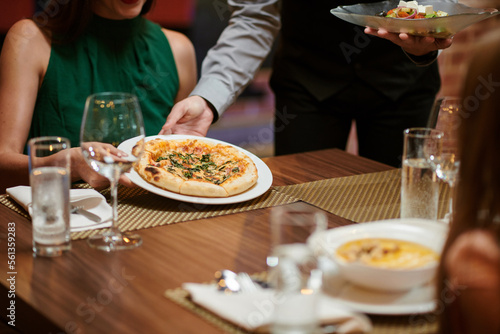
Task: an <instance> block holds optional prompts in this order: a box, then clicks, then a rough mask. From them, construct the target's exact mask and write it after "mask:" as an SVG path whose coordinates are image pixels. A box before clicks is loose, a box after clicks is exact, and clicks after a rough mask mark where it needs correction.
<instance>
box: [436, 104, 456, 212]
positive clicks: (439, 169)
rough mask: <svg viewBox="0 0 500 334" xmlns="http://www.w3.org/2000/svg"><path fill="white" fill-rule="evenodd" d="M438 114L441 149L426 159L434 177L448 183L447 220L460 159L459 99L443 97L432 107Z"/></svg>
mask: <svg viewBox="0 0 500 334" xmlns="http://www.w3.org/2000/svg"><path fill="white" fill-rule="evenodd" d="M434 108H435V112H437V113H438V114H437V115H438V120H437V124H436V129H437V130H440V131H442V132H443V137H442V149H441V151H440V152H439V153H437V154H434V155H430V156H429V157H428V159H429V163H430V165H431V167H432V169H433V170H434V172H435V173H436V176H437V177H438V178H440V179H441V180H443V181H444V182H446V183H448V185H449V187H450V205H449V210H448V213H447V214H446V216H445V219H447V220H449V219H450V218H451V215H452V213H453V196H454V189H455V185H456V182H457V178H458V170H459V167H460V157H459V154H458V145H457V140H458V136H457V130H458V126H459V125H460V121H461V118H460V112H461V99H460V98H458V97H443V98H440V99H438V100H436V103H435V105H434Z"/></svg>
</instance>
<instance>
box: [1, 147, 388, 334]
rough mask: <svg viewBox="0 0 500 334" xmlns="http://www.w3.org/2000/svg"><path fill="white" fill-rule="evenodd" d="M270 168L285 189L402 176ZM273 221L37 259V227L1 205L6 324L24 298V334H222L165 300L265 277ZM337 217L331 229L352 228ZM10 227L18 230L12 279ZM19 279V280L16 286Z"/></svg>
mask: <svg viewBox="0 0 500 334" xmlns="http://www.w3.org/2000/svg"><path fill="white" fill-rule="evenodd" d="M264 160H265V162H266V163H267V165H268V166H269V167H270V169H271V170H272V172H273V176H274V182H273V185H275V186H280V185H292V184H297V183H303V182H308V181H315V180H321V179H326V178H334V177H341V176H350V175H356V174H362V173H369V172H377V171H384V170H388V169H391V168H392V167H389V166H386V165H383V164H380V163H377V162H373V161H370V160H367V159H364V158H361V157H358V156H353V155H350V154H347V153H345V152H343V151H341V150H336V149H332V150H324V151H317V152H309V153H303V154H295V155H288V156H280V157H272V158H266V159H264ZM292 205H293V204H292ZM269 211H270V209H260V210H253V211H248V212H243V213H238V214H232V215H225V216H219V217H214V218H209V219H201V220H196V221H189V222H183V223H178V224H172V225H167V226H162V227H156V228H150V229H144V230H140V231H139V234H140V235H141V236H142V238H143V241H144V243H143V245H142V246H141V247H140V248H138V249H134V250H130V251H121V252H114V253H105V252H101V251H97V250H94V249H91V248H89V247H88V245H87V243H86V242H85V241H84V240H79V241H74V242H73V243H72V250H71V252H68V253H67V254H65V255H63V256H61V257H57V258H34V257H33V255H32V250H31V240H32V235H31V224H30V221H29V220H27V219H25V218H23V217H21V216H20V215H19V214H17V213H15V212H14V211H12V210H10V209H8V208H7V207H5V206H3V205H0V254H1V256H0V271H1V273H2V274H1V283H2V284H1V286H0V288H1V291H0V295H1V298H0V300H1V301H2V305H1V310H2V311H1V312H0V313H1V316H2V317H3V318H4V319H5V318H6V316H7V315H8V311H6V309H7V307H8V304H7V303H8V302H10V300H13V299H10V298H7V296H8V293H9V292H10V291H11V290H10V289H12V288H15V299H14V300H15V325H16V329H18V330H20V331H22V332H23V333H54V334H55V333H62V332H66V333H93V334H95V333H122V334H123V333H204V334H210V333H221V330H220V329H218V328H216V327H215V326H213V325H211V324H209V323H208V322H206V321H205V320H203V319H202V318H200V317H198V316H196V315H195V314H193V313H191V312H190V311H187V310H185V309H184V308H182V307H180V306H178V305H177V304H175V303H173V302H171V301H170V300H168V299H167V298H165V296H164V292H165V291H166V290H167V289H174V288H177V287H180V286H181V285H182V283H184V282H208V281H210V280H212V278H213V274H214V272H215V271H216V270H218V269H222V268H227V269H231V270H234V271H237V272H240V271H245V272H249V273H255V272H261V271H264V270H265V269H266V266H265V258H266V255H267V253H268V251H269V222H268V214H269ZM328 217H329V225H330V227H335V226H339V225H345V224H350V223H352V222H351V221H349V220H347V219H344V218H341V217H338V216H336V215H333V214H328ZM9 224H10V225H9ZM8 226H11V227H12V226H14V227H15V268H13V269H12V270H11V269H9V268H8V253H7V228H8ZM12 271H14V272H15V274H13V275H10V274H8V273H9V272H12ZM11 276H13V277H14V278H15V280H13V281H8V280H7V279H8V278H9V277H11ZM11 282H13V283H15V284H14V285H12V286H11V284H10V283H11ZM6 320H8V321H10V319H6Z"/></svg>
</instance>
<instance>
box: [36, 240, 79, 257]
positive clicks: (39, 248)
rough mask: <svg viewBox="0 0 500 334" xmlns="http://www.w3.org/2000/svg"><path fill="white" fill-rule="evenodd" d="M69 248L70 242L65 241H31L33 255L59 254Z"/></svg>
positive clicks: (51, 255)
mask: <svg viewBox="0 0 500 334" xmlns="http://www.w3.org/2000/svg"><path fill="white" fill-rule="evenodd" d="M70 249H71V243H70V242H69V241H68V242H65V243H62V244H58V245H44V244H40V243H38V242H33V256H35V257H36V256H47V257H54V256H61V255H63V253H64V252H67V251H69V250H70Z"/></svg>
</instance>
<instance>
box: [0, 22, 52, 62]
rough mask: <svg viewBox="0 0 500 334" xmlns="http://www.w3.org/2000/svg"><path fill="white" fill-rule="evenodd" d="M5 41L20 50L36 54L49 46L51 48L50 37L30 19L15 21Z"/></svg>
mask: <svg viewBox="0 0 500 334" xmlns="http://www.w3.org/2000/svg"><path fill="white" fill-rule="evenodd" d="M4 43H5V45H9V46H11V47H13V48H15V49H16V50H18V51H23V50H26V51H29V53H31V54H36V53H37V52H40V51H42V50H41V49H46V48H47V47H48V48H49V49H50V39H49V37H48V36H47V35H45V34H44V33H43V32H42V30H41V29H40V28H39V27H38V26H37V25H36V23H35V22H33V20H30V19H23V20H20V21H17V22H16V23H14V24H13V25H12V27H11V28H10V29H9V31H8V32H7V35H6V37H5V42H4Z"/></svg>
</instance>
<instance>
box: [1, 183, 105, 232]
mask: <svg viewBox="0 0 500 334" xmlns="http://www.w3.org/2000/svg"><path fill="white" fill-rule="evenodd" d="M6 191H7V194H8V195H9V196H10V197H12V198H13V199H14V200H15V201H16V202H17V203H19V204H20V205H21V206H22V207H23V208H24V209H25V210H26V211H28V212H29V214H30V215H31V214H32V209H31V187H29V186H17V187H12V188H8V189H7V190H6ZM69 198H70V202H71V204H73V205H78V206H83V208H84V209H85V210H87V211H89V212H92V213H94V214H96V215H98V216H99V217H101V223H96V222H94V221H92V220H90V219H88V218H86V217H84V216H83V215H81V214H71V216H70V227H71V232H79V231H85V230H93V229H97V228H104V227H110V226H111V220H110V218H111V215H112V208H111V206H109V204H108V203H106V199H105V198H104V196H103V195H101V194H100V193H99V192H97V191H96V190H94V189H71V190H70V193H69Z"/></svg>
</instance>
